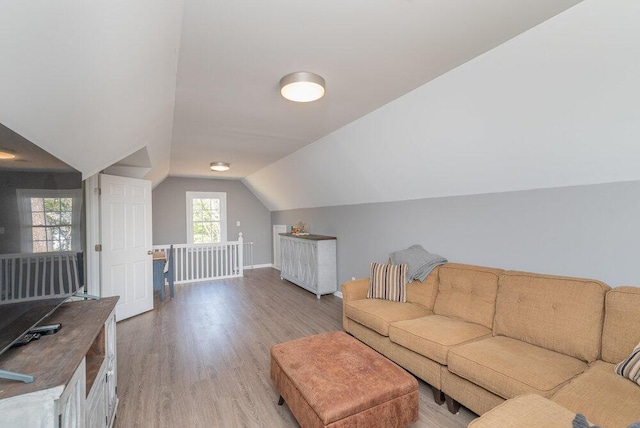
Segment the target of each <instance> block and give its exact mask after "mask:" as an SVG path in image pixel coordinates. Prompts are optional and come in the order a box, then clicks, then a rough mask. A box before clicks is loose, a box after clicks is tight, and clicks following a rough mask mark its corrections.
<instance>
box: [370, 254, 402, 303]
mask: <svg viewBox="0 0 640 428" xmlns="http://www.w3.org/2000/svg"><path fill="white" fill-rule="evenodd" d="M370 278H371V281H370V285H369V291H368V292H367V299H386V300H391V301H394V302H406V301H407V265H385V264H381V263H375V262H373V263H371V275H370Z"/></svg>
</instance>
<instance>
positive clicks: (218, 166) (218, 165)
mask: <svg viewBox="0 0 640 428" xmlns="http://www.w3.org/2000/svg"><path fill="white" fill-rule="evenodd" d="M209 167H210V168H211V171H216V172H225V171H229V168H230V167H231V165H230V164H229V162H211V164H210V165H209Z"/></svg>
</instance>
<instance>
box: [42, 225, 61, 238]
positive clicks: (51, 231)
mask: <svg viewBox="0 0 640 428" xmlns="http://www.w3.org/2000/svg"><path fill="white" fill-rule="evenodd" d="M45 230H46V231H47V241H53V240H55V239H58V236H60V231H59V230H58V228H57V227H46V228H45Z"/></svg>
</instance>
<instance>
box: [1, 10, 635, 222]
mask: <svg viewBox="0 0 640 428" xmlns="http://www.w3.org/2000/svg"><path fill="white" fill-rule="evenodd" d="M638 8H639V6H638V5H637V2H631V1H628V0H585V1H584V2H581V1H580V0H485V1H476V0H460V1H455V2H451V1H448V0H428V1H422V0H394V1H391V0H386V1H366V0H350V1H339V0H325V1H322V2H300V1H295V0H274V1H269V2H265V1H263V0H247V1H244V2H240V1H231V0H208V1H205V0H161V1H158V0H138V1H135V2H130V1H126V0H115V1H104V0H100V1H98V2H86V1H83V0H60V1H57V2H28V3H25V2H24V1H21V0H6V1H5V2H3V8H2V9H3V10H2V13H1V14H0V58H2V67H0V94H1V96H0V123H3V124H4V125H6V126H7V127H9V128H11V129H13V130H14V131H16V132H18V133H19V134H21V135H23V136H24V137H26V138H27V139H30V140H31V141H33V142H35V143H36V144H38V145H39V146H40V147H42V148H44V149H46V150H48V151H50V152H51V153H53V154H55V155H56V156H58V157H59V158H61V159H62V160H64V161H65V162H66V163H68V164H70V165H72V166H74V167H75V168H77V169H79V170H80V171H81V172H82V173H83V175H84V176H85V177H87V176H90V175H92V174H95V173H96V172H98V171H101V170H104V169H106V168H107V167H109V166H111V165H120V166H121V165H122V162H121V161H122V160H123V159H124V160H128V161H129V160H132V159H137V158H139V157H140V156H139V154H140V153H143V154H144V159H143V162H142V163H143V164H144V165H142V164H141V165H139V166H141V167H144V168H146V169H145V171H144V172H145V173H146V175H145V177H146V178H148V179H150V180H152V182H153V183H154V184H158V183H159V182H160V181H162V180H163V179H164V178H165V177H166V176H167V175H180V176H199V177H214V178H234V179H243V181H244V182H245V183H246V184H247V185H248V186H249V187H250V188H251V189H252V191H254V193H255V194H256V195H258V197H260V198H261V199H262V200H263V202H264V203H265V204H266V205H267V206H268V207H269V208H270V209H286V208H297V207H309V206H322V205H336V204H342V203H360V202H374V201H384V200H396V199H411V198H420V197H433V196H447V195H452V194H473V193H482V192H490V191H505V190H517V189H522V188H535V187H554V186H562V185H571V184H585V183H589V182H606V181H615V180H629V179H637V178H636V176H635V175H634V173H631V172H630V171H631V169H630V166H628V165H626V163H625V162H627V161H629V159H631V160H632V159H635V157H634V155H636V154H637V152H636V151H635V146H634V142H636V141H637V138H636V137H637V132H636V131H637V129H636V128H637V125H634V124H635V123H637V121H636V120H635V119H636V118H637V117H638V109H637V107H634V106H636V105H637V103H634V102H632V100H634V99H637V97H634V96H633V94H634V93H635V94H636V95H637V92H638V90H637V89H638V86H637V84H635V83H634V82H635V78H634V77H633V75H634V74H636V71H638V70H637V68H638V67H637V60H636V61H634V58H635V59H637V57H638V56H637V55H636V54H637V52H638V42H636V40H638V39H639V38H638V37H637V36H639V34H638V30H637V29H636V27H638V26H637V25H633V23H634V19H635V18H637V17H638V16H639V12H640V11H638ZM550 18H553V19H550ZM636 22H637V21H636ZM634 55H635V56H634ZM302 70H305V71H312V72H315V73H318V74H320V75H322V76H323V77H324V78H325V80H326V82H327V94H326V96H325V97H324V98H323V99H321V100H320V101H318V102H314V103H309V104H296V103H292V102H289V101H285V100H284V99H282V98H281V97H280V95H279V91H278V81H279V80H280V78H281V77H282V76H284V75H286V74H288V73H291V72H294V71H302ZM629 86H631V87H629ZM596 113H598V114H599V116H597V115H596ZM620 116H622V117H620ZM585 124H586V125H588V126H585ZM594 124H595V125H594ZM614 137H615V138H614ZM606 138H609V139H608V140H607V143H608V144H614V148H615V150H614V151H613V153H618V158H616V159H608V158H607V156H610V154H609V153H607V152H606V151H604V149H602V147H603V146H602V145H600V144H599V142H600V141H602V139H606ZM634 138H635V139H634ZM635 144H636V145H637V143H635ZM558 148H560V149H558ZM394 149H395V150H396V151H397V153H402V157H400V156H399V155H397V154H395V153H391V154H390V153H389V152H388V151H389V150H391V151H392V152H393V150H394ZM417 154H419V155H420V157H418V156H417ZM598 159H607V160H609V161H610V162H609V163H608V164H607V165H605V166H606V168H604V169H602V168H600V169H598V168H593V169H590V167H589V165H591V164H593V162H594V161H597V160H598ZM212 161H228V162H230V163H231V164H232V169H231V171H230V172H228V173H212V172H210V171H209V169H208V165H209V163H210V162H212ZM477 161H480V162H481V163H480V164H479V163H478V162H477ZM119 162H120V164H119ZM386 162H393V163H394V165H395V167H393V168H389V167H388V164H387V163H386ZM482 162H484V164H482ZM616 162H618V164H619V165H620V166H622V167H623V168H621V169H618V170H615V168H613V167H610V165H615V164H616ZM125 163H126V162H125ZM423 165H426V167H424V168H423V167H422V166H423ZM478 165H485V166H487V168H485V169H486V170H484V171H483V170H482V168H478ZM125 166H126V167H127V168H129V167H135V166H136V165H130V164H128V163H127V165H125ZM149 166H150V169H149ZM402 167H404V169H403V168H402ZM407 167H409V168H408V169H407ZM147 170H148V172H147ZM452 171H455V173H452ZM416 183H418V184H416Z"/></svg>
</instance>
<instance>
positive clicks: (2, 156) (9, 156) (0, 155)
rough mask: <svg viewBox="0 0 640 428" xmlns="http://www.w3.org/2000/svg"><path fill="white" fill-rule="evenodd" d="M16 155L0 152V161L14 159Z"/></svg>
mask: <svg viewBox="0 0 640 428" xmlns="http://www.w3.org/2000/svg"><path fill="white" fill-rule="evenodd" d="M15 158H16V155H14V154H13V153H9V152H3V151H0V159H15Z"/></svg>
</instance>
